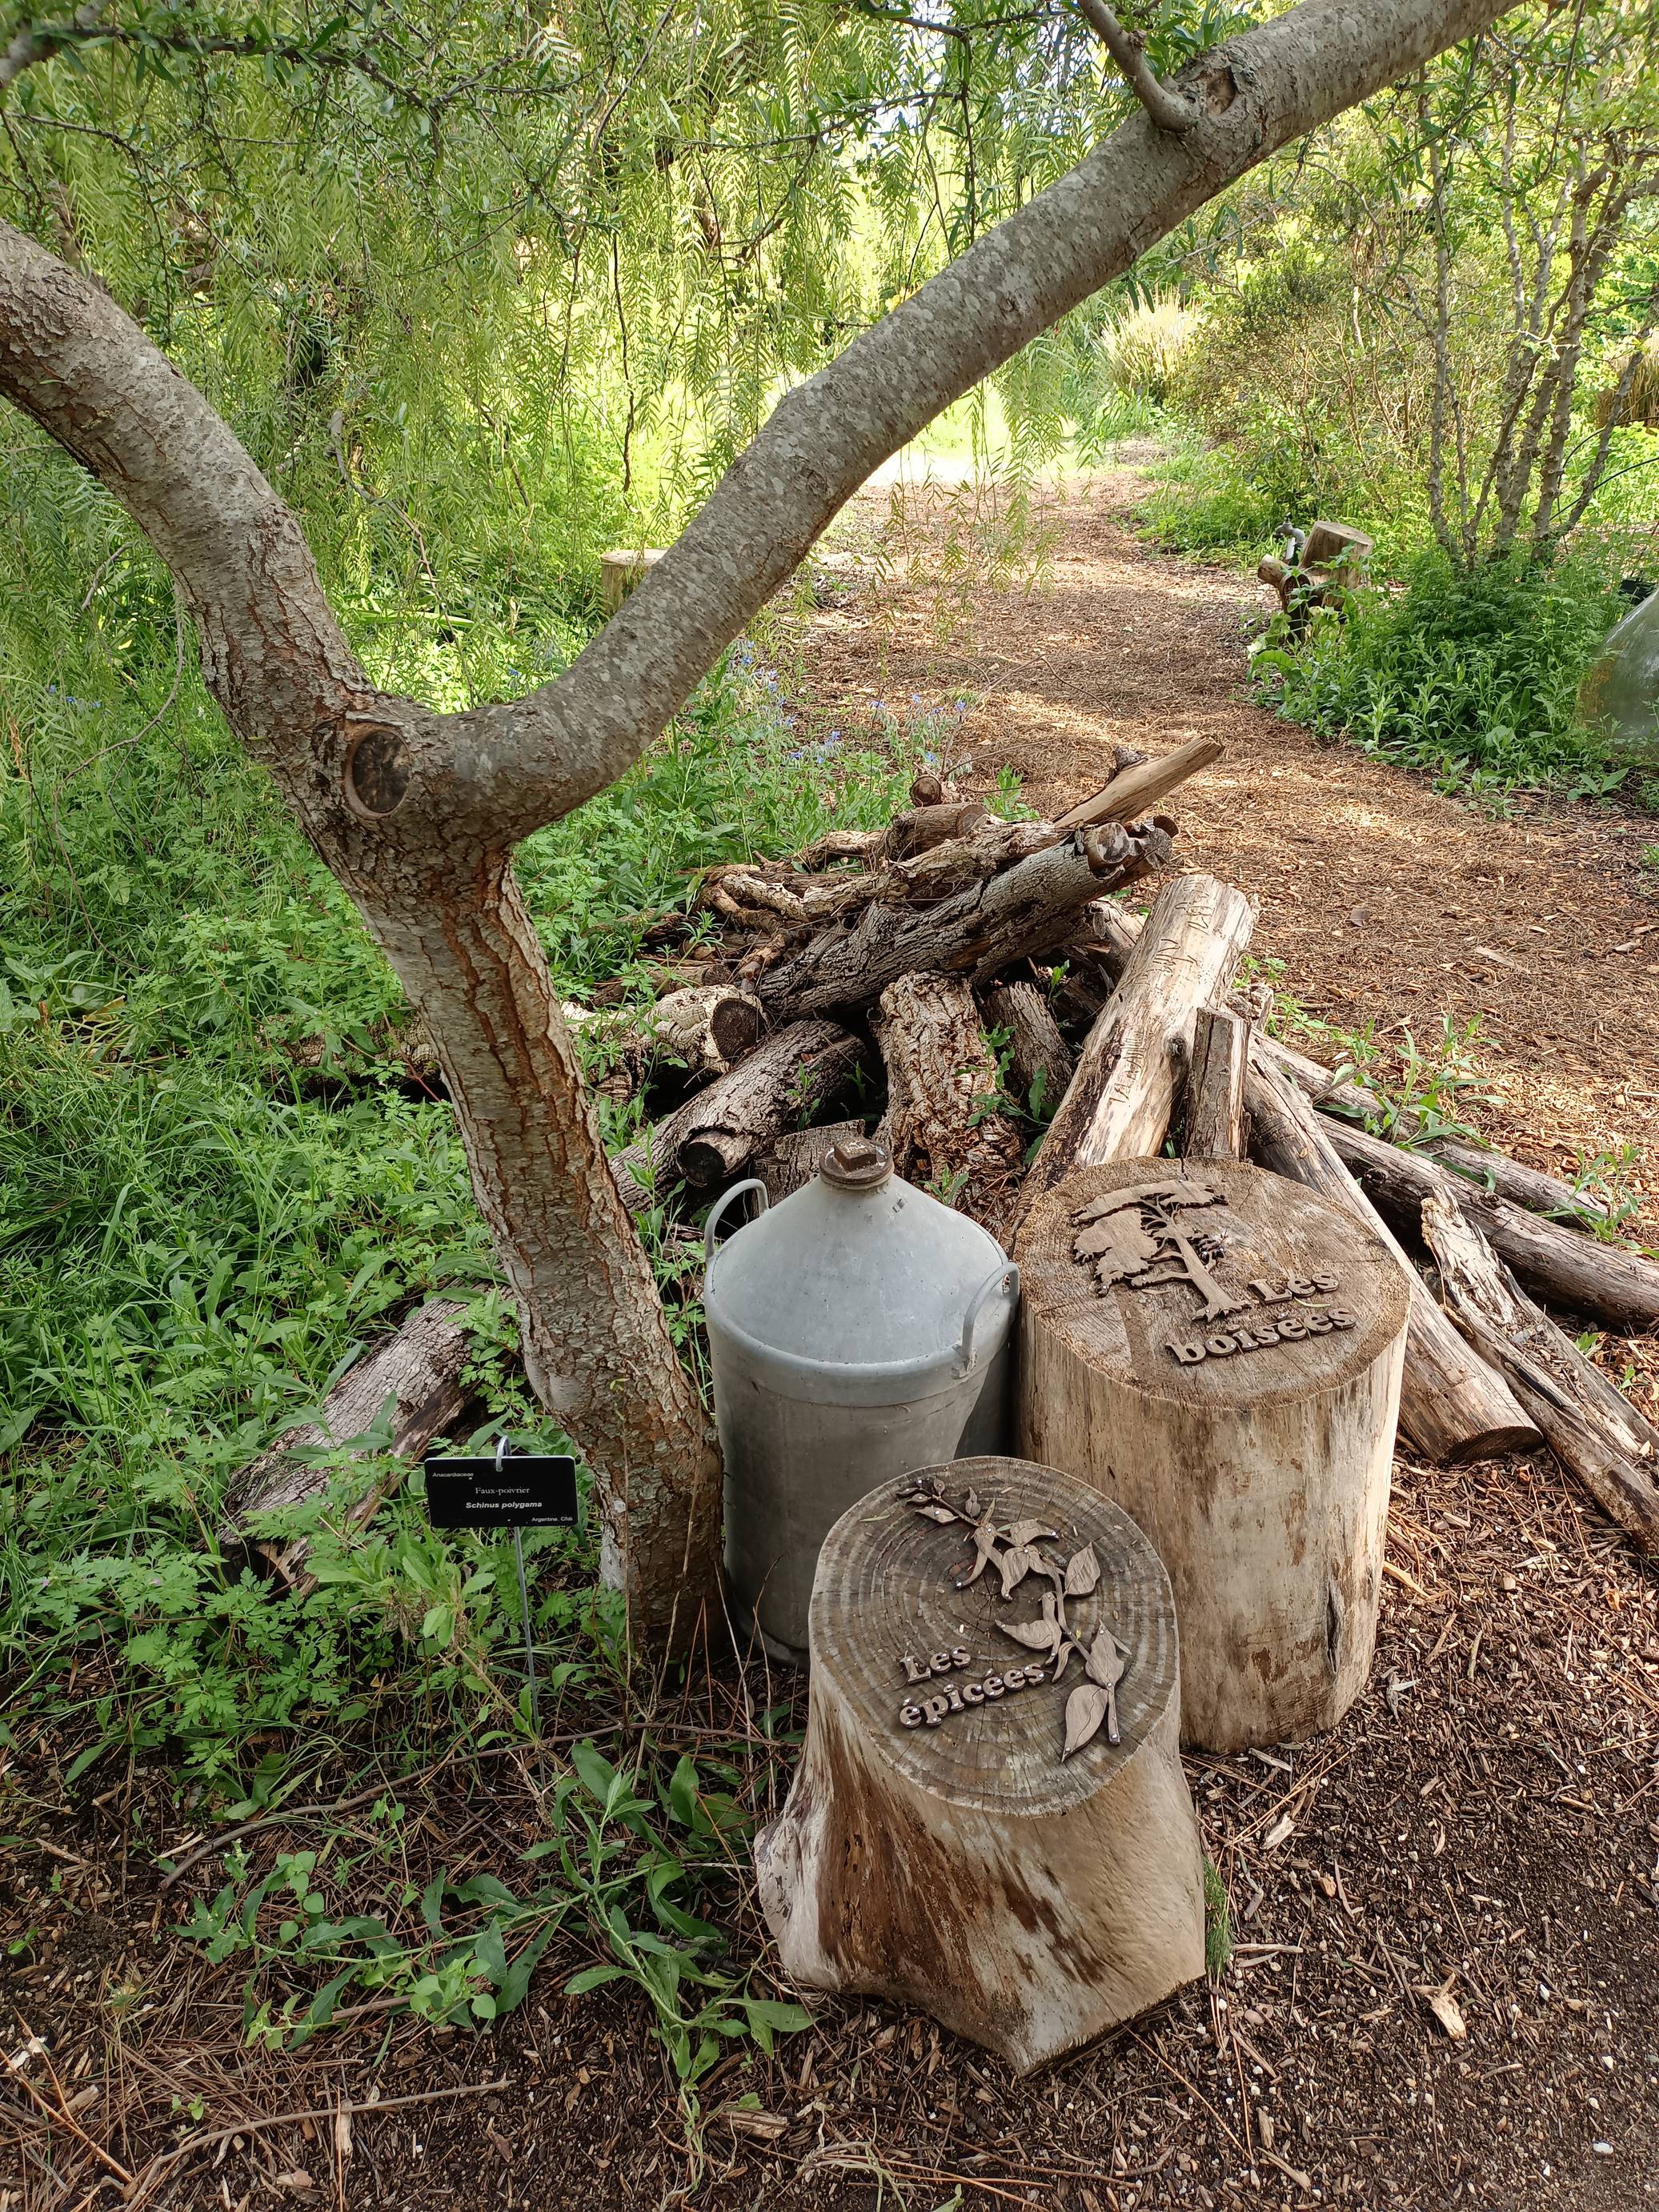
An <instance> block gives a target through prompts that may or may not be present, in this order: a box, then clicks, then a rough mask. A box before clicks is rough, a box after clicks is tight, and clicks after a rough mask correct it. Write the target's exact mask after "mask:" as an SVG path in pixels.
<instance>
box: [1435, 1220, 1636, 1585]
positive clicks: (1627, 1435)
mask: <svg viewBox="0 0 1659 2212" xmlns="http://www.w3.org/2000/svg"><path fill="white" fill-rule="evenodd" d="M1422 1218H1423V1237H1424V1241H1425V1243H1426V1244H1427V1245H1428V1247H1429V1249H1430V1250H1431V1252H1432V1253H1433V1255H1434V1257H1435V1263H1436V1265H1437V1267H1438V1269H1439V1271H1440V1283H1441V1288H1442V1291H1443V1295H1444V1297H1445V1300H1446V1304H1447V1307H1448V1309H1449V1311H1450V1314H1451V1316H1452V1318H1453V1320H1454V1321H1455V1322H1456V1323H1457V1326H1458V1327H1459V1328H1461V1329H1462V1332H1463V1334H1465V1335H1466V1336H1467V1337H1468V1340H1469V1341H1470V1343H1471V1344H1473V1345H1474V1347H1475V1349H1476V1351H1477V1352H1480V1356H1481V1358H1483V1359H1486V1360H1487V1361H1489V1362H1490V1363H1491V1364H1492V1366H1493V1367H1495V1368H1497V1369H1498V1370H1500V1371H1501V1372H1502V1373H1503V1375H1504V1377H1505V1379H1506V1380H1507V1382H1508V1383H1509V1384H1510V1389H1512V1390H1513V1391H1514V1393H1515V1395H1516V1397H1517V1398H1518V1399H1519V1400H1520V1401H1521V1403H1522V1406H1524V1407H1526V1410H1527V1412H1528V1413H1529V1414H1530V1415H1531V1416H1532V1418H1533V1419H1534V1421H1536V1422H1537V1424H1538V1425H1539V1427H1540V1428H1541V1430H1542V1431H1543V1432H1544V1435H1545V1437H1546V1438H1547V1440H1548V1443H1549V1446H1550V1449H1551V1450H1552V1451H1553V1453H1554V1454H1555V1455H1556V1457H1557V1458H1558V1459H1559V1461H1560V1462H1561V1464H1562V1465H1563V1467H1565V1468H1566V1469H1567V1471H1568V1473H1569V1474H1571V1475H1574V1476H1576V1477H1577V1480H1578V1481H1579V1482H1581V1483H1582V1484H1583V1486H1584V1488H1585V1489H1586V1490H1587V1491H1589V1494H1590V1496H1591V1497H1592V1498H1594V1499H1595V1502H1596V1504H1598V1505H1599V1506H1600V1507H1601V1510H1602V1511H1603V1512H1604V1513H1606V1514H1607V1517H1608V1518H1609V1520H1611V1521H1613V1522H1615V1523H1616V1524H1617V1526H1618V1527H1619V1528H1622V1529H1623V1530H1624V1532H1625V1534H1626V1535H1627V1536H1629V1537H1630V1538H1631V1540H1632V1542H1634V1543H1635V1544H1636V1545H1637V1546H1638V1548H1639V1549H1640V1550H1642V1551H1644V1552H1650V1553H1652V1552H1659V1429H1656V1428H1655V1427H1654V1425H1653V1424H1652V1423H1651V1422H1650V1421H1648V1420H1644V1419H1643V1417H1642V1415H1641V1414H1640V1413H1638V1412H1637V1410H1636V1408H1635V1407H1634V1406H1632V1404H1631V1403H1630V1401H1629V1400H1628V1399H1627V1398H1626V1396H1625V1395H1624V1393H1623V1391H1621V1390H1620V1389H1619V1387H1618V1385H1617V1384H1616V1383H1614V1382H1613V1380H1612V1379H1611V1377H1610V1376H1606V1375H1604V1374H1603V1373H1602V1372H1601V1369H1600V1368H1599V1367H1593V1366H1592V1365H1591V1364H1590V1363H1589V1360H1588V1359H1586V1358H1585V1357H1584V1355H1583V1352H1580V1351H1579V1349H1578V1347H1577V1345H1576V1344H1575V1343H1574V1342H1573V1340H1572V1339H1571V1337H1570V1336H1568V1335H1567V1334H1566V1333H1565V1331H1564V1330H1562V1329H1559V1328H1557V1327H1556V1325H1555V1323H1554V1322H1553V1321H1552V1320H1551V1319H1550V1317H1549V1316H1548V1315H1547V1314H1546V1313H1545V1312H1544V1311H1543V1310H1542V1309H1541V1307H1538V1306H1536V1305H1534V1304H1533V1302H1532V1300H1531V1299H1530V1298H1529V1297H1527V1295H1526V1293H1525V1292H1524V1291H1522V1289H1521V1286H1520V1285H1519V1284H1518V1283H1517V1282H1516V1279H1515V1277H1514V1275H1513V1274H1512V1273H1510V1270H1509V1269H1508V1268H1507V1267H1504V1264H1503V1262H1502V1261H1501V1260H1499V1259H1498V1256H1497V1255H1496V1254H1495V1253H1494V1251H1493V1249H1492V1246H1491V1245H1490V1244H1489V1243H1487V1241H1486V1238H1485V1237H1483V1236H1482V1235H1481V1234H1480V1231H1479V1230H1478V1229H1477V1228H1476V1227H1475V1226H1474V1223H1473V1222H1472V1221H1471V1220H1470V1219H1469V1218H1468V1215H1467V1214H1466V1213H1465V1212H1464V1211H1463V1209H1462V1206H1460V1205H1459V1204H1458V1202H1457V1201H1456V1200H1455V1197H1454V1195H1453V1194H1452V1193H1451V1192H1449V1191H1448V1190H1443V1189H1437V1190H1431V1192H1430V1193H1429V1194H1428V1195H1427V1196H1426V1197H1425V1200H1424V1201H1423V1216H1422Z"/></svg>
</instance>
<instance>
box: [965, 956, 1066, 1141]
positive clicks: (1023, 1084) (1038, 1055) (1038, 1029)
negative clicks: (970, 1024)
mask: <svg viewBox="0 0 1659 2212" xmlns="http://www.w3.org/2000/svg"><path fill="white" fill-rule="evenodd" d="M985 1005H986V1011H987V1012H988V1013H989V1015H990V1017H991V1021H992V1025H993V1026H994V1028H996V1029H1000V1030H1007V1032H1008V1052H1009V1056H1010V1059H1011V1060H1012V1065H1013V1070H1014V1074H1015V1077H1016V1079H1017V1080H1018V1084H1019V1087H1020V1091H1021V1094H1022V1096H1023V1097H1024V1100H1025V1103H1026V1106H1027V1107H1028V1109H1030V1112H1032V1113H1033V1114H1036V1113H1039V1112H1043V1111H1051V1110H1052V1109H1053V1108H1054V1106H1055V1105H1057V1104H1058V1103H1059V1102H1060V1099H1062V1098H1063V1097H1065V1095H1066V1085H1067V1084H1068V1083H1069V1082H1070V1081H1071V1079H1072V1071H1073V1066H1075V1065H1076V1063H1075V1061H1074V1060H1073V1057H1072V1049H1071V1047H1070V1046H1069V1045H1068V1044H1067V1043H1066V1040H1065V1038H1064V1037H1063V1036H1061V1035H1060V1024H1059V1023H1058V1022H1057V1021H1056V1020H1055V1019H1054V1014H1053V1012H1052V1011H1051V1010H1050V1007H1049V1005H1048V1000H1047V998H1046V997H1045V996H1044V995H1043V994H1042V992H1041V991H1039V990H1038V988H1037V987H1036V984H1035V983H1001V984H999V985H998V986H997V987H996V989H995V990H994V991H992V992H990V993H989V994H987V998H986V1001H985Z"/></svg>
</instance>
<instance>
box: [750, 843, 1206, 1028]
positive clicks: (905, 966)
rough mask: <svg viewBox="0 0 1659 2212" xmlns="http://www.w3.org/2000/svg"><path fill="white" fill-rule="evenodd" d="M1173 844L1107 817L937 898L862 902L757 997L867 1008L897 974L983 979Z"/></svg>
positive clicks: (787, 1006) (1068, 923)
mask: <svg viewBox="0 0 1659 2212" xmlns="http://www.w3.org/2000/svg"><path fill="white" fill-rule="evenodd" d="M1170 849H1171V848H1170V838H1169V836H1168V834H1167V833H1166V832H1165V831H1164V830H1161V829H1137V830H1130V829H1122V828H1121V827H1120V826H1119V825H1118V824H1117V823H1108V824H1107V825H1106V826H1105V827H1104V828H1103V829H1088V830H1082V831H1079V832H1077V833H1076V834H1075V835H1074V836H1071V837H1068V838H1067V840H1066V842H1065V843H1064V844H1063V845H1055V846H1053V847H1051V848H1049V849H1048V851H1047V852H1043V853H1035V854H1032V855H1031V857H1030V859H1029V860H1016V861H1015V862H1014V864H1013V866H1012V867H1008V868H1004V869H1003V870H1001V872H1000V873H998V874H996V875H993V876H988V877H987V878H985V880H984V881H983V882H981V883H977V884H971V885H970V886H969V888H968V889H967V890H963V891H958V892H957V894H956V895H955V896H954V897H951V898H947V899H941V900H940V901H939V903H938V904H937V905H934V906H926V907H920V908H918V907H911V906H908V905H907V906H884V905H872V906H868V907H866V908H865V910H864V911H863V913H862V914H860V915H859V916H858V917H857V919H856V920H855V921H853V922H851V923H850V924H849V925H847V926H844V927H838V926H836V925H834V924H831V925H830V926H829V927H828V928H825V929H821V930H819V931H817V933H815V934H813V935H812V936H811V937H810V938H808V939H807V940H806V942H805V944H803V945H799V946H797V947H793V948H792V949H790V950H788V951H786V952H785V953H784V954H783V955H782V957H780V958H778V959H776V960H775V962H774V963H772V964H771V965H770V966H769V967H768V969H766V972H765V973H764V975H762V976H761V977H760V978H759V981H758V986H757V987H758V990H759V994H760V998H761V1001H762V1003H763V1005H764V1006H765V1007H766V1009H767V1012H769V1014H770V1015H771V1017H772V1018H773V1019H774V1020H782V1019H787V1018H798V1017H799V1016H800V1015H803V1014H811V1013H821V1012H826V1011H828V1010H829V1009H830V1008H833V1007H836V1006H869V1005H871V1004H872V1002H873V1001H874V1000H876V999H878V998H879V997H880V995H881V994H882V993H883V992H884V990H885V989H886V987H887V986H888V985H889V984H890V983H892V982H896V981H897V980H898V978H899V977H900V976H901V975H917V974H930V975H968V976H969V977H970V978H971V979H974V980H976V981H988V980H989V979H990V978H991V977H992V976H994V975H998V974H1000V971H1001V970H1002V969H1004V968H1006V967H1007V966H1009V965H1010V964H1011V963H1012V962H1013V961H1015V960H1018V959H1021V958H1024V957H1029V956H1030V955H1032V954H1035V953H1039V952H1046V951H1052V950H1053V949H1054V946H1055V945H1059V944H1060V943H1062V942H1063V941H1064V940H1065V939H1066V936H1067V935H1068V934H1069V933H1071V931H1072V929H1073V924H1074V920H1075V916H1076V914H1077V911H1078V909H1079V907H1081V906H1083V905H1085V903H1086V902H1088V901H1089V900H1090V899H1091V898H1096V897H1098V896H1100V894H1101V893H1102V892H1103V890H1115V889H1118V888H1120V887H1121V886H1122V885H1123V884H1127V883H1131V882H1133V881H1134V880H1135V879H1136V878H1138V877H1140V876H1143V875H1145V874H1147V873H1148V872H1151V871H1152V869H1154V868H1160V867H1164V866H1167V864H1168V861H1169V858H1170Z"/></svg>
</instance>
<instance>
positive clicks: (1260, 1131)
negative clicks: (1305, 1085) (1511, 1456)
mask: <svg viewBox="0 0 1659 2212" xmlns="http://www.w3.org/2000/svg"><path fill="white" fill-rule="evenodd" d="M1246 1100H1247V1104H1248V1107H1249V1116H1250V1151H1251V1154H1252V1156H1253V1157H1254V1158H1255V1159H1257V1160H1259V1161H1260V1162H1261V1164H1262V1166H1263V1167H1267V1168H1271V1169H1272V1170H1273V1173H1274V1174H1275V1175H1282V1176H1285V1177H1287V1178H1288V1179H1289V1181H1291V1182H1300V1183H1305V1184H1306V1185H1307V1187H1308V1188H1309V1189H1310V1190H1316V1191H1318V1192H1319V1193H1320V1194H1322V1196H1323V1197H1326V1198H1328V1199H1333V1200H1335V1202H1336V1203H1337V1205H1339V1206H1346V1208H1347V1209H1348V1211H1349V1212H1351V1213H1353V1214H1356V1215H1358V1218H1359V1219H1360V1220H1362V1221H1364V1223H1365V1225H1366V1226H1367V1227H1368V1228H1370V1229H1371V1230H1372V1231H1374V1232H1375V1233H1376V1235H1377V1236H1378V1237H1381V1238H1382V1239H1383V1243H1385V1244H1386V1245H1387V1246H1388V1248H1389V1250H1390V1251H1391V1252H1392V1253H1393V1254H1394V1255H1395V1258H1396V1259H1397V1260H1398V1261H1400V1264H1401V1267H1404V1268H1405V1270H1406V1273H1407V1276H1408V1277H1409V1278H1410V1283H1411V1293H1412V1313H1411V1324H1410V1327H1409V1328H1408V1329H1407V1336H1406V1370H1405V1375H1404V1378H1403V1380H1402V1382H1401V1391H1400V1425H1401V1429H1402V1430H1404V1431H1405V1433H1406V1435H1407V1437H1408V1438H1409V1440H1410V1441H1411V1443H1413V1445H1415V1447H1416V1448H1417V1449H1418V1450H1419V1452H1421V1453H1422V1454H1423V1455H1424V1456H1425V1458H1427V1459H1431V1460H1434V1461H1436V1462H1442V1463H1443V1462H1448V1461H1454V1460H1477V1459H1496V1458H1498V1457H1499V1456H1500V1455H1502V1454H1504V1453H1505V1452H1526V1451H1535V1450H1536V1449H1538V1446H1539V1443H1540V1442H1541V1437H1540V1436H1539V1433H1538V1431H1537V1429H1536V1428H1535V1427H1534V1425H1533V1423H1532V1422H1531V1421H1529V1420H1528V1418H1527V1415H1526V1413H1524V1412H1523V1411H1522V1407H1520V1405H1519V1404H1518V1403H1517V1402H1516V1399H1515V1396H1514V1395H1513V1393H1512V1392H1511V1391H1510V1389H1509V1387H1508V1385H1507V1384H1506V1383H1504V1380H1503V1378H1502V1376H1500V1375H1498V1372H1497V1371H1496V1370H1495V1369H1493V1368H1491V1367H1489V1366H1488V1365H1487V1364H1486V1361H1485V1360H1484V1359H1482V1358H1480V1357H1479V1356H1478V1355H1477V1354H1476V1353H1475V1352H1474V1351H1473V1350H1472V1349H1471V1347H1470V1346H1468V1344H1467V1343H1465V1341H1464V1340H1463V1339H1462V1336H1460V1334H1458V1332H1457V1330H1456V1329H1455V1328H1453V1326H1452V1324H1451V1322H1449V1320H1448V1319H1447V1317H1446V1316H1445V1315H1444V1314H1443V1312H1442V1311H1441V1310H1440V1308H1439V1307H1438V1306H1437V1304H1435V1302H1434V1300H1433V1299H1432V1298H1431V1297H1430V1296H1429V1293H1428V1291H1427V1290H1426V1289H1425V1287H1424V1284H1423V1279H1422V1277H1421V1276H1420V1275H1419V1273H1418V1272H1417V1270H1416V1268H1415V1267H1413V1266H1412V1264H1411V1262H1410V1261H1409V1260H1408V1259H1407V1255H1406V1254H1405V1253H1404V1252H1403V1251H1401V1248H1400V1245H1399V1243H1398V1241H1397V1240H1396V1239H1395V1237H1394V1235H1393V1234H1392V1232H1391V1231H1389V1229H1388V1228H1387V1227H1386V1226H1385V1225H1384V1223H1383V1218H1382V1217H1381V1215H1380V1214H1379V1213H1378V1212H1377V1211H1376V1207H1375V1206H1372V1205H1371V1203H1370V1200H1369V1199H1367V1197H1366V1196H1365V1194H1364V1191H1362V1190H1361V1189H1360V1188H1359V1185H1358V1183H1357V1182H1355V1181H1354V1179H1353V1177H1352V1175H1350V1174H1349V1172H1348V1170H1347V1169H1346V1167H1345V1166H1344V1165H1343V1164H1342V1161H1341V1158H1340V1156H1339V1155H1338V1153H1337V1151H1336V1148H1335V1146H1334V1142H1333V1141H1332V1140H1333V1137H1334V1125H1333V1124H1332V1123H1331V1122H1329V1121H1327V1120H1326V1119H1325V1118H1324V1116H1323V1115H1319V1114H1316V1112H1315V1111H1314V1109H1313V1107H1312V1105H1311V1104H1310V1103H1309V1101H1308V1100H1307V1099H1306V1098H1305V1097H1304V1096H1303V1094H1302V1092H1301V1091H1299V1090H1298V1089H1297V1086H1296V1085H1295V1084H1294V1083H1292V1082H1291V1079H1290V1078H1289V1077H1288V1076H1287V1075H1285V1074H1284V1073H1282V1072H1281V1071H1280V1070H1279V1068H1278V1067H1276V1066H1274V1065H1273V1060H1272V1059H1271V1058H1270V1057H1269V1056H1268V1055H1267V1054H1265V1053H1263V1052H1262V1051H1261V1038H1260V1037H1258V1038H1257V1039H1256V1040H1255V1046H1254V1048H1252V1051H1251V1054H1250V1073H1249V1085H1248V1087H1247V1091H1246Z"/></svg>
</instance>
